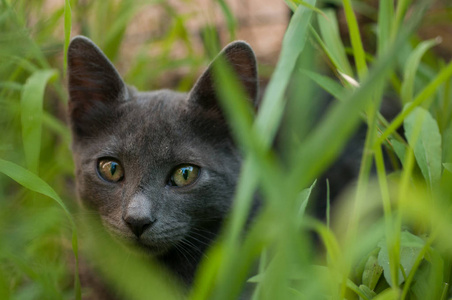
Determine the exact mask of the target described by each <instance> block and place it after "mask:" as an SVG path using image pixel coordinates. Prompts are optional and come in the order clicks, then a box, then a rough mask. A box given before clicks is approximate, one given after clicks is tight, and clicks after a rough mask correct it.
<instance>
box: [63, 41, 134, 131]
mask: <svg viewBox="0 0 452 300" xmlns="http://www.w3.org/2000/svg"><path fill="white" fill-rule="evenodd" d="M68 89H69V115H70V119H71V123H72V125H73V128H74V129H75V130H76V132H77V133H82V132H83V131H90V130H91V129H92V127H91V124H90V122H92V121H93V120H100V119H107V118H108V117H110V118H111V113H109V111H111V108H112V107H114V106H115V105H116V104H118V103H121V102H122V101H125V100H127V99H128V97H129V95H128V89H127V86H126V84H125V83H124V81H123V80H122V78H121V76H120V75H119V73H118V71H116V69H115V67H114V66H113V64H112V63H111V62H110V60H109V59H108V58H107V56H105V54H104V53H103V52H102V51H101V50H100V49H99V48H98V47H97V46H96V45H95V44H94V43H93V42H92V41H91V40H90V39H88V38H86V37H84V36H77V37H75V38H74V39H72V41H71V43H70V44H69V48H68ZM105 115H107V118H105Z"/></svg>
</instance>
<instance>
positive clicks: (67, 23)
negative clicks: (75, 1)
mask: <svg viewBox="0 0 452 300" xmlns="http://www.w3.org/2000/svg"><path fill="white" fill-rule="evenodd" d="M71 28H72V12H71V2H70V0H65V1H64V58H63V61H64V62H63V64H64V69H63V71H64V74H66V70H67V49H68V47H69V42H70V40H71Z"/></svg>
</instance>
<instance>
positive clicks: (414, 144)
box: [0, 0, 452, 299]
mask: <svg viewBox="0 0 452 300" xmlns="http://www.w3.org/2000/svg"><path fill="white" fill-rule="evenodd" d="M286 3H287V4H288V7H289V8H290V9H292V10H293V16H292V18H291V21H290V24H289V26H288V28H287V31H286V33H285V36H284V40H283V43H282V49H281V54H280V57H279V60H278V63H277V65H276V66H275V69H274V72H273V75H272V77H271V78H270V81H269V84H268V86H267V88H266V90H265V93H264V96H263V100H262V103H261V105H260V107H259V111H258V113H257V115H255V116H254V115H252V114H251V111H252V109H250V107H249V103H247V102H246V100H244V99H245V97H244V93H243V90H242V89H241V86H240V85H239V83H238V82H237V81H236V79H235V78H234V76H233V73H232V72H231V70H230V69H229V67H228V66H227V65H226V64H225V63H224V62H223V63H220V64H218V65H217V66H216V67H217V68H216V69H215V70H214V72H215V75H216V76H218V78H219V79H220V82H221V83H222V84H221V85H219V86H218V87H217V91H218V94H219V96H220V100H221V104H222V107H223V109H224V110H225V112H226V116H227V118H228V120H229V121H230V124H231V126H232V128H233V131H234V132H235V133H236V134H235V138H236V140H237V142H238V144H239V146H240V148H241V149H242V151H243V155H244V163H243V169H242V172H241V175H240V180H239V184H238V187H237V190H236V191H235V202H234V206H233V208H232V211H231V215H230V217H229V218H228V222H227V224H226V225H225V228H224V230H223V234H222V235H221V237H220V238H219V240H218V242H217V243H216V244H215V245H214V246H213V247H212V248H211V249H210V250H209V252H208V253H207V257H208V258H207V259H205V260H204V261H203V262H202V264H201V266H200V269H199V272H198V274H197V277H196V280H195V285H194V287H193V288H192V289H191V290H190V291H188V292H187V291H182V290H181V289H180V288H179V287H175V286H174V283H173V282H171V280H170V281H168V280H166V279H165V278H162V276H160V273H159V272H160V270H159V269H158V268H157V267H156V266H155V265H154V264H153V262H149V261H148V259H147V258H143V257H141V256H140V255H135V254H133V253H131V252H130V251H129V250H126V249H123V248H122V247H118V246H117V244H116V242H114V241H111V240H110V239H109V237H108V236H104V235H103V234H102V233H101V232H99V230H96V228H97V227H100V225H99V224H96V223H95V221H90V220H89V218H85V217H87V216H85V215H84V213H83V212H80V211H79V210H78V208H77V204H76V201H75V197H74V187H73V175H72V172H73V165H72V161H71V154H70V150H69V149H70V145H69V143H70V139H69V130H68V128H67V126H66V125H65V122H64V121H62V120H64V115H63V114H62V112H61V111H64V109H65V105H66V102H67V94H66V92H65V69H66V67H65V66H66V65H65V59H63V57H64V56H65V53H66V51H67V45H68V41H69V38H70V34H71V29H73V28H78V29H79V30H80V31H81V32H82V33H84V34H87V35H89V36H90V37H92V38H93V39H94V40H95V41H96V43H98V44H99V45H100V47H101V48H102V49H103V50H104V51H105V53H106V54H107V55H108V56H109V57H110V59H112V60H113V61H114V62H117V61H119V60H120V59H121V51H120V50H121V46H124V44H125V43H127V41H126V39H125V36H126V30H127V27H128V25H129V24H130V22H131V21H132V19H133V18H134V16H136V14H137V13H138V12H139V11H140V9H142V8H143V7H145V6H146V7H152V6H159V7H160V8H163V9H164V10H165V11H167V12H168V14H169V15H171V16H173V20H174V22H173V23H172V24H171V26H169V27H168V28H167V29H166V30H167V31H165V32H163V33H162V35H161V36H158V37H155V38H154V39H152V40H150V41H143V46H142V48H141V49H138V50H137V51H138V53H139V54H138V55H136V56H134V58H133V59H132V61H131V62H130V68H129V72H128V73H127V75H126V78H127V81H128V82H129V83H131V84H136V85H137V86H139V87H140V88H155V87H157V86H155V84H153V83H150V82H152V80H153V79H155V78H158V77H159V76H162V75H161V74H163V73H165V72H166V71H168V70H172V69H174V68H178V67H180V66H185V67H188V69H190V70H192V71H193V72H192V73H193V74H187V76H186V78H184V79H182V80H181V81H180V84H179V86H178V87H177V88H179V89H187V88H189V86H190V84H192V82H193V80H194V79H195V73H196V71H195V70H198V69H199V68H200V67H202V65H203V64H204V65H205V60H203V59H202V58H201V56H200V55H199V54H197V53H195V51H193V45H192V43H193V40H192V39H191V38H190V37H189V34H188V30H187V28H186V24H185V22H186V21H187V19H186V16H184V17H181V16H178V15H177V14H176V13H175V10H174V8H173V7H171V5H169V4H167V3H165V2H164V1H146V2H137V1H127V0H124V1H112V2H108V1H107V2H95V3H92V4H87V3H81V2H80V3H79V2H78V1H69V0H67V1H65V2H64V6H61V8H58V9H56V10H55V11H54V12H53V13H48V12H45V11H40V7H41V5H42V1H35V2H33V5H29V2H28V1H20V0H17V1H7V0H2V1H1V2H0V60H1V63H0V106H1V108H0V116H1V117H0V122H1V126H2V134H1V140H0V141H1V142H0V173H3V174H4V175H6V176H3V175H2V177H0V178H1V180H0V198H1V199H2V201H0V228H1V229H0V245H1V247H0V261H1V265H0V298H2V299H42V298H46V299H48V298H51V299H53V298H55V299H60V298H69V299H72V298H77V299H79V298H81V297H82V294H83V295H84V294H86V293H88V291H86V290H85V288H84V286H83V284H82V285H80V283H79V281H78V273H77V270H78V265H77V262H78V256H79V255H80V253H81V254H82V256H83V257H86V258H87V259H88V260H89V261H91V262H92V263H93V264H94V265H95V268H97V269H98V272H99V274H102V276H103V277H105V280H106V281H107V282H110V283H111V286H112V289H113V290H116V291H117V292H118V293H119V294H121V295H123V296H124V297H125V298H127V299H129V298H132V299H143V298H147V297H149V295H152V296H154V297H156V298H157V299H178V298H180V297H181V293H184V294H185V295H186V297H188V298H191V299H211V298H215V299H233V298H236V297H238V296H239V295H240V294H241V293H243V291H244V286H245V285H246V286H247V287H248V288H246V289H247V290H249V292H248V294H249V297H250V298H252V299H298V298H299V299H318V298H332V299H373V298H375V299H447V298H449V294H450V293H449V281H450V273H451V258H452V253H451V251H450V249H452V247H451V246H452V239H450V237H449V236H450V232H451V230H452V221H451V217H450V215H451V199H452V188H451V186H452V185H451V184H450V183H451V182H452V149H451V147H452V123H451V116H452V114H451V101H452V96H451V92H450V85H451V76H452V63H451V62H446V61H444V60H443V59H442V58H441V57H440V56H437V55H435V53H434V52H433V51H432V50H433V49H434V48H435V47H436V46H437V45H438V44H439V43H440V42H441V40H440V39H439V38H434V39H431V40H425V41H422V40H421V39H420V38H419V36H418V34H417V32H418V30H419V27H421V26H422V19H423V17H424V15H425V14H426V13H430V12H429V1H417V2H416V3H411V2H410V1H398V2H397V3H396V4H394V2H393V1H386V0H383V1H379V7H378V8H371V7H370V8H369V7H366V8H367V9H366V12H365V13H366V15H367V16H371V19H372V20H373V21H372V24H371V25H369V27H370V28H372V30H371V31H370V33H369V32H367V31H365V30H364V29H365V28H362V27H360V26H361V25H360V23H358V21H357V20H358V19H357V17H356V14H357V13H358V12H359V8H360V7H361V8H362V7H363V6H362V3H357V2H352V1H349V0H344V1H342V2H340V4H341V5H342V6H343V11H344V14H345V23H344V24H339V21H338V20H339V18H338V17H337V14H336V13H337V12H336V11H333V10H331V9H324V8H323V4H324V3H323V2H322V1H320V0H319V1H315V0H306V1H298V0H297V1H292V0H289V1H286ZM359 4H361V5H359ZM218 5H219V7H220V9H221V11H222V12H223V13H224V15H225V20H227V29H228V32H229V36H230V37H231V38H234V37H235V36H236V35H237V26H239V23H238V22H237V20H236V19H235V18H234V16H233V14H232V12H231V9H230V8H229V7H228V5H227V2H226V1H218ZM341 26H342V27H344V26H345V27H346V28H347V32H348V34H349V36H341V34H340V30H339V28H340V27H341ZM206 32H208V30H207V31H206ZM212 36H215V35H212ZM444 38H446V37H444ZM363 41H372V42H371V43H370V45H367V44H364V42H363ZM175 42H179V45H181V44H182V45H184V47H186V48H187V49H188V50H189V51H187V56H186V57H185V58H182V59H180V60H177V61H174V60H172V59H171V56H170V55H169V50H170V49H171V47H172V46H173V45H174V43H175ZM152 43H156V44H159V45H160V46H161V48H162V49H163V50H162V52H161V54H159V56H158V57H157V59H156V58H155V57H150V56H149V54H148V53H147V51H146V49H147V48H146V47H148V45H149V44H152ZM217 46H218V41H217V40H214V38H209V35H206V39H205V47H206V49H205V50H206V53H216V52H217V51H218V50H219V49H218V47H217ZM61 54H63V55H61ZM321 59H323V61H321ZM324 61H326V64H325V63H324ZM157 62H158V63H157ZM151 65H153V66H154V68H148V66H151ZM325 65H327V66H329V68H330V69H329V70H325V67H324V66H325ZM322 97H323V98H324V97H328V98H332V99H335V100H334V101H333V103H332V104H331V105H329V106H328V107H327V106H325V105H324V104H322V101H321V99H322ZM383 99H389V101H390V102H391V103H392V104H391V105H394V106H400V107H401V110H400V112H399V113H398V114H397V115H396V116H395V118H393V119H392V120H387V119H385V117H384V116H383V115H382V114H381V113H380V107H381V106H382V102H383ZM322 109H325V110H326V112H325V113H324V114H323V115H322V117H321V118H320V117H319V118H317V117H316V115H317V114H316V113H315V112H316V111H318V110H322ZM363 123H365V124H366V125H367V127H366V128H367V132H366V138H365V141H364V148H363V156H362V158H361V165H360V172H359V177H358V178H357V182H356V184H355V185H353V186H351V187H349V188H348V189H347V190H346V191H345V192H344V193H343V195H342V196H341V197H340V199H337V200H336V203H335V205H334V206H333V209H331V215H329V214H328V215H327V220H328V222H327V223H326V224H325V223H324V222H323V221H319V220H316V219H314V218H313V217H311V216H310V215H309V214H308V213H306V207H307V206H309V202H310V201H325V202H326V201H329V200H330V199H315V198H312V196H311V195H313V194H315V193H316V190H317V189H318V188H319V185H320V183H319V180H317V181H316V178H320V177H321V174H322V173H323V172H324V171H325V170H326V169H327V168H328V167H329V166H330V165H331V164H332V163H333V162H334V160H335V159H337V158H338V157H339V156H340V154H341V151H342V150H343V149H344V147H345V145H346V144H347V143H348V142H349V140H350V138H351V137H352V136H353V133H354V132H355V131H356V130H357V128H358V127H359V126H360V124H363ZM276 138H278V144H279V145H280V149H278V151H276V150H275V149H273V147H272V146H273V145H274V140H275V139H276ZM391 164H392V165H391ZM390 165H391V167H390V168H388V166H390ZM257 191H259V194H260V195H261V196H262V199H263V202H264V205H263V207H262V209H261V211H260V213H259V215H258V216H257V217H256V218H255V220H254V222H253V223H252V224H251V226H250V228H249V230H247V231H246V232H243V230H242V228H243V227H244V224H245V222H246V217H247V215H248V212H249V210H250V203H251V200H252V198H253V196H254V194H255V193H256V192H257ZM310 198H312V199H310ZM314 199H315V200H314ZM88 217H89V216H88ZM81 220H83V221H81ZM313 231H314V232H315V233H316V234H317V236H318V237H319V238H318V239H319V241H318V242H313V241H312V232H313ZM124 257H127V260H126V262H125V261H124ZM143 262H145V263H143ZM74 283H75V284H74Z"/></svg>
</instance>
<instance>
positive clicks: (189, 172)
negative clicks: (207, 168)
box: [169, 165, 199, 187]
mask: <svg viewBox="0 0 452 300" xmlns="http://www.w3.org/2000/svg"><path fill="white" fill-rule="evenodd" d="M198 176H199V167H197V166H193V165H181V166H179V167H178V168H177V169H176V170H175V171H174V172H173V174H171V177H170V182H169V184H170V185H173V186H179V187H182V186H187V185H190V184H192V183H193V182H195V181H196V179H197V178H198Z"/></svg>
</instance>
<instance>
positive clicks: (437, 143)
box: [403, 107, 442, 187]
mask: <svg viewBox="0 0 452 300" xmlns="http://www.w3.org/2000/svg"><path fill="white" fill-rule="evenodd" d="M403 126H404V128H405V135H406V137H407V140H408V144H409V145H410V146H411V147H412V148H413V151H414V156H415V157H416V161H417V163H418V165H419V168H420V169H421V171H422V175H424V178H425V180H426V181H427V182H428V183H429V184H430V187H432V186H433V185H435V184H436V183H437V182H438V181H439V180H440V178H441V159H442V149H441V134H440V132H439V128H438V124H437V122H436V120H435V119H433V117H432V116H431V115H430V113H429V112H428V111H427V110H425V109H424V108H421V107H417V108H416V109H415V110H414V111H413V112H412V113H411V114H409V115H408V116H407V117H406V118H405V121H404V125H403Z"/></svg>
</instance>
